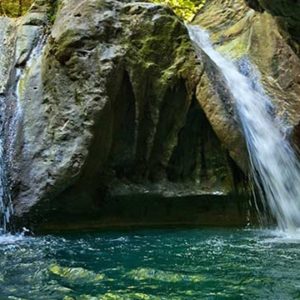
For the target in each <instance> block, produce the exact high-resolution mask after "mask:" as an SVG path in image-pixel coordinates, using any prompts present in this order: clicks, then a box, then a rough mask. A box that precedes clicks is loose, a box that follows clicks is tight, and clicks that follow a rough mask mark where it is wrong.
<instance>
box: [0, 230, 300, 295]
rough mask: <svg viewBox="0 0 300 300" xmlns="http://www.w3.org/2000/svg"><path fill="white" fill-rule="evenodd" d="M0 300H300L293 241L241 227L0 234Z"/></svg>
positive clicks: (299, 259)
mask: <svg viewBox="0 0 300 300" xmlns="http://www.w3.org/2000/svg"><path fill="white" fill-rule="evenodd" d="M0 299H68V300H69V299H197V300H199V299H300V243H298V240H295V239H294V238H293V237H290V238H288V237H286V236H283V235H280V234H278V233H275V232H272V231H260V230H241V229H197V230H196V229H195V230H147V231H146V230H144V231H133V232H104V233H84V234H76V235H64V236H60V235H49V236H44V237H30V238H29V237H27V238H24V237H16V236H15V237H12V236H6V237H3V236H2V237H1V238H0Z"/></svg>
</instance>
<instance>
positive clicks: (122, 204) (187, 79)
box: [0, 0, 247, 228]
mask: <svg viewBox="0 0 300 300" xmlns="http://www.w3.org/2000/svg"><path fill="white" fill-rule="evenodd" d="M53 13H54V9H53V7H51V3H49V2H48V1H37V2H36V4H35V6H34V7H33V9H32V10H31V11H30V12H29V14H28V15H26V16H25V17H24V18H22V19H20V20H18V22H17V24H15V25H13V26H14V28H15V29H14V34H9V33H6V34H5V36H8V37H11V38H12V45H13V46H14V47H15V49H16V50H15V51H14V53H15V57H12V58H11V60H12V61H13V62H14V63H10V65H11V66H14V68H13V69H12V71H11V73H12V74H13V75H12V76H11V77H12V81H13V82H14V84H11V85H10V89H8V90H7V92H5V93H4V94H3V97H5V98H6V101H8V102H9V103H14V105H13V106H12V107H11V108H10V109H9V110H8V111H7V117H8V121H7V122H8V125H9V126H8V128H14V134H10V132H11V130H10V129H9V130H8V131H9V133H8V134H6V136H9V138H8V139H7V141H6V143H5V146H6V147H5V149H6V153H7V157H8V165H9V168H8V171H9V177H10V179H11V185H12V188H13V190H12V195H13V204H14V207H15V215H16V217H17V218H19V219H21V220H22V224H23V225H24V224H26V222H28V223H29V224H32V223H35V224H36V225H38V226H39V227H43V226H44V227H43V228H50V227H51V226H52V228H61V227H64V228H65V227H68V226H73V227H76V226H77V227H85V226H88V227H99V226H110V225H120V224H121V225H124V224H125V225H126V224H129V225H130V224H133V225H134V224H139V225H143V224H144V225H146V224H160V223H164V224H212V223H214V222H212V221H211V220H212V216H214V218H215V217H216V216H218V219H219V221H220V223H226V224H240V223H241V222H242V223H243V222H246V218H245V214H240V213H239V212H240V211H244V212H245V211H246V209H245V204H246V203H247V202H243V204H239V203H238V202H237V201H236V200H235V199H234V197H230V196H228V195H229V194H232V193H235V192H236V191H237V190H240V192H241V193H242V189H241V188H242V183H243V180H244V178H243V175H242V172H241V171H240V168H242V169H244V170H246V168H247V163H246V162H247V157H246V151H245V148H244V146H243V139H242V136H241V133H240V131H239V129H238V126H237V125H236V122H235V120H234V117H233V115H232V112H231V109H230V108H229V109H228V107H227V105H226V103H224V100H223V98H226V97H227V96H228V95H227V93H228V92H227V91H226V88H225V86H223V85H222V83H221V81H222V80H221V78H220V75H219V74H218V71H217V70H216V68H215V66H214V65H212V64H211V62H210V61H209V59H207V58H206V57H205V56H203V57H202V61H199V60H198V59H197V58H196V54H195V52H194V49H193V46H192V45H191V42H190V40H189V37H188V33H187V29H186V28H185V26H184V24H183V23H182V21H181V20H179V19H178V18H177V17H176V16H175V15H174V14H173V13H172V12H171V11H170V10H169V9H168V8H166V7H162V6H158V5H153V4H149V3H142V2H130V1H128V2H124V1H122V2H118V1H104V0H89V1H83V0H72V1H71V0H64V1H61V2H60V4H59V7H58V10H57V11H56V12H55V17H53V16H52V17H51V19H55V22H54V24H53V25H52V24H51V23H50V22H49V15H50V14H53ZM0 20H1V22H2V21H3V22H11V21H8V20H7V19H0ZM0 35H1V34H0ZM2 51H6V50H2V49H1V52H2ZM8 57H9V56H8ZM4 73H5V72H1V74H4ZM219 79H220V87H219V88H218V89H217V90H216V89H215V86H214V84H213V83H212V82H213V81H214V80H219ZM226 95H227V96H226ZM234 161H235V162H234ZM237 165H239V167H238V166H237ZM246 194H247V192H246ZM209 203H211V204H209ZM246 206H247V205H246ZM224 211H228V213H226V214H224V213H222V212H224ZM163 212H164V213H163ZM215 212H217V213H215ZM222 218H223V219H222ZM222 220H223V221H222ZM87 222H88V223H89V225H85V224H87ZM70 224H71V225H70ZM76 224H77V225H76ZM79 224H81V225H79Z"/></svg>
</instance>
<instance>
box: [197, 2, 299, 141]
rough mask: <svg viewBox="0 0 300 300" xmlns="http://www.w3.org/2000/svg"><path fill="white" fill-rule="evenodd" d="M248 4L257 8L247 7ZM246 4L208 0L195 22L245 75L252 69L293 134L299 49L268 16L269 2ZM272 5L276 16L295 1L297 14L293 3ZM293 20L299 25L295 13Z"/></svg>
mask: <svg viewBox="0 0 300 300" xmlns="http://www.w3.org/2000/svg"><path fill="white" fill-rule="evenodd" d="M246 2H247V3H248V4H249V6H250V7H253V8H255V9H256V10H253V9H251V8H250V7H249V6H247V5H246ZM246 2H244V1H243V0H235V1H227V0H212V1H208V2H207V4H206V5H205V6H204V8H203V9H202V11H200V12H199V14H198V15H197V16H196V18H195V19H194V23H195V24H199V25H201V26H202V27H204V28H207V29H208V30H209V31H210V32H212V39H213V41H214V43H215V45H216V46H217V47H218V50H219V51H221V52H223V53H226V55H229V56H231V58H232V59H234V60H235V61H236V63H237V64H238V65H239V66H240V69H241V71H243V72H244V73H245V74H247V73H248V75H250V74H249V69H248V66H249V62H252V63H253V64H254V65H255V66H256V68H257V70H254V72H253V73H254V75H253V76H257V77H258V78H259V79H260V81H261V83H262V84H263V86H264V88H265V90H266V92H267V94H268V95H269V96H270V99H272V102H273V103H274V106H275V109H274V110H275V111H274V113H275V114H277V116H278V117H279V118H280V120H281V121H282V122H283V123H284V125H285V126H286V128H287V129H288V131H293V132H294V136H297V131H298V127H299V125H298V124H299V121H300V102H299V94H300V77H299V74H300V60H299V56H298V53H297V47H294V46H295V45H296V44H295V41H296V39H295V40H294V43H293V44H291V39H290V35H289V32H287V31H284V29H283V27H282V26H281V25H282V24H281V23H280V22H278V20H277V19H276V18H274V17H273V15H271V14H270V13H269V11H270V12H272V13H274V11H273V9H271V6H272V5H271V3H272V1H265V2H266V3H267V2H268V3H270V5H268V6H266V5H262V3H263V1H246ZM273 2H274V3H275V2H276V5H275V4H274V7H273V6H272V7H273V8H274V9H275V7H277V10H276V11H277V12H278V14H279V11H281V12H282V15H284V11H285V9H287V7H289V6H288V5H287V3H289V2H294V6H295V11H296V10H297V6H298V3H297V2H295V1H273ZM279 8H280V9H279ZM265 9H266V10H265ZM285 16H287V15H285ZM294 19H295V22H296V21H298V22H299V15H297V17H296V16H295V18H294ZM250 71H251V70H250ZM257 71H258V72H257ZM296 144H297V143H296ZM298 145H299V144H298Z"/></svg>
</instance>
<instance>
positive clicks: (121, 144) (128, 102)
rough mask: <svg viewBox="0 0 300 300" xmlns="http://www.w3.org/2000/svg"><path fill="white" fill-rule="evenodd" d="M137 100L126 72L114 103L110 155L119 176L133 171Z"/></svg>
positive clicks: (124, 175) (121, 176) (112, 164)
mask: <svg viewBox="0 0 300 300" xmlns="http://www.w3.org/2000/svg"><path fill="white" fill-rule="evenodd" d="M135 102H136V100H135V96H134V94H133V89H132V86H131V83H130V79H129V75H128V73H127V72H124V76H123V80H122V84H121V87H120V89H119V91H118V94H117V96H116V100H115V101H114V104H113V106H114V109H113V110H114V113H113V138H112V141H113V144H112V147H111V151H110V157H109V161H111V162H112V163H111V167H112V168H113V169H114V170H115V172H116V176H117V178H123V177H126V176H128V175H130V174H131V172H132V167H133V163H134V154H135V143H136V135H135V132H136V109H135Z"/></svg>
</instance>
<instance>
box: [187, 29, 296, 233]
mask: <svg viewBox="0 0 300 300" xmlns="http://www.w3.org/2000/svg"><path fill="white" fill-rule="evenodd" d="M188 31H189V35H190V38H191V40H192V41H193V43H194V45H195V48H196V50H197V51H198V54H199V55H201V51H203V52H205V53H206V54H207V55H208V56H209V57H210V59H211V60H212V61H213V62H214V63H215V64H216V65H217V67H218V68H219V70H220V72H221V73H222V74H223V76H224V78H225V80H226V83H227V86H228V88H229V90H230V92H231V94H232V96H233V99H234V102H235V107H236V112H237V115H238V117H239V120H240V123H241V126H242V129H243V133H244V136H245V140H246V143H247V147H248V152H249V156H250V161H251V164H252V172H253V177H254V180H255V182H256V183H257V185H258V187H259V188H260V190H261V194H262V196H263V198H264V199H265V200H266V201H267V204H268V206H269V207H270V209H271V212H272V214H273V215H274V217H275V218H276V220H277V222H278V226H279V228H280V229H281V230H292V231H294V230H296V229H298V228H300V164H299V161H298V160H297V157H296V155H295V152H294V151H293V149H292V147H291V145H290V144H289V142H288V141H287V140H286V138H285V134H284V130H283V128H281V125H280V122H278V120H276V119H275V118H274V116H273V115H272V112H271V111H270V107H271V106H272V105H271V102H270V100H269V98H268V97H267V96H266V95H265V93H264V91H263V89H262V88H257V87H255V86H254V85H253V82H252V80H251V79H250V78H248V77H247V76H245V75H244V74H243V73H242V72H240V71H239V69H238V67H237V66H236V65H235V64H234V63H233V62H231V61H230V60H228V59H227V58H225V57H223V56H222V55H221V54H220V53H218V52H217V51H216V50H215V49H214V48H213V46H212V44H211V42H210V39H209V34H208V33H207V32H206V31H204V30H202V29H201V28H199V27H198V26H188Z"/></svg>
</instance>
